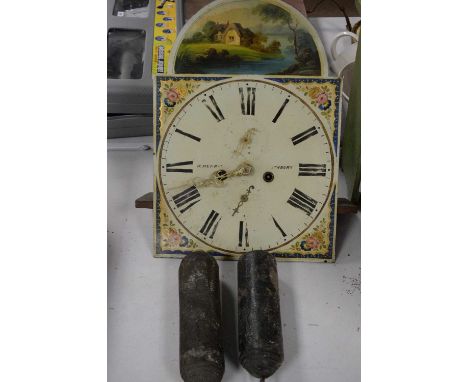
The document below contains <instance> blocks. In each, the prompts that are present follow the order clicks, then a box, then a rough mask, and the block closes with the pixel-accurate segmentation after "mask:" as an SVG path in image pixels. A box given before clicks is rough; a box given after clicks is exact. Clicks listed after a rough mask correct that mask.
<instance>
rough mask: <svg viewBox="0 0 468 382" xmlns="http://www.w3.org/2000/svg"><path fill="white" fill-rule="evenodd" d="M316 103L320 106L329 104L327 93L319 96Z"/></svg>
mask: <svg viewBox="0 0 468 382" xmlns="http://www.w3.org/2000/svg"><path fill="white" fill-rule="evenodd" d="M316 101H317V103H318V104H320V105H323V104H326V103H328V96H327V95H326V94H325V93H320V94H319V95H318V96H317V98H316Z"/></svg>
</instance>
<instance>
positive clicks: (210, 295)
mask: <svg viewBox="0 0 468 382" xmlns="http://www.w3.org/2000/svg"><path fill="white" fill-rule="evenodd" d="M219 290H220V289H219V271H218V264H217V262H216V260H215V259H214V258H213V257H212V256H210V255H208V254H206V253H194V254H191V255H188V256H186V257H185V258H184V259H183V260H182V262H181V264H180V267H179V305H180V312H179V315H180V318H179V319H180V348H179V357H180V375H181V377H182V379H183V380H184V381H185V382H220V381H221V379H222V377H223V374H224V352H223V346H222V334H221V331H222V329H221V304H220V294H219Z"/></svg>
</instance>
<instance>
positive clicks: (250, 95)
mask: <svg viewBox="0 0 468 382" xmlns="http://www.w3.org/2000/svg"><path fill="white" fill-rule="evenodd" d="M256 90H257V89H256V88H251V87H247V107H246V105H245V99H244V88H239V94H240V96H241V110H242V114H243V115H255V91H256Z"/></svg>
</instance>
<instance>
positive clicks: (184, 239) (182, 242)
mask: <svg viewBox="0 0 468 382" xmlns="http://www.w3.org/2000/svg"><path fill="white" fill-rule="evenodd" d="M188 243H189V240H188V239H187V237H186V236H182V237H181V239H180V243H179V245H180V246H181V247H186V246H187V244H188Z"/></svg>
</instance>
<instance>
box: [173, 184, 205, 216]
mask: <svg viewBox="0 0 468 382" xmlns="http://www.w3.org/2000/svg"><path fill="white" fill-rule="evenodd" d="M172 200H174V203H175V204H176V206H177V208H181V207H183V206H185V207H184V208H182V209H181V210H180V213H182V214H183V213H184V212H185V211H187V210H188V209H189V208H190V207H192V206H193V205H194V204H197V203H198V202H199V201H200V193H199V192H198V190H197V188H196V187H195V186H192V187H189V188H187V189H186V190H184V191H182V192H180V193H178V194H177V195H174V196H173V197H172ZM187 204H188V205H187Z"/></svg>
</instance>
